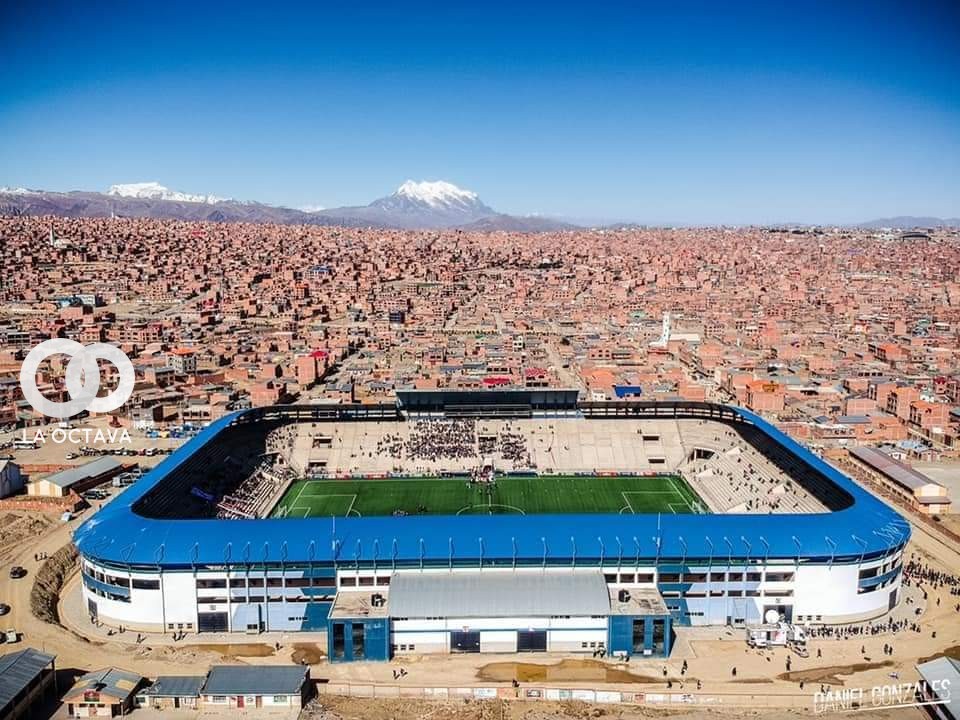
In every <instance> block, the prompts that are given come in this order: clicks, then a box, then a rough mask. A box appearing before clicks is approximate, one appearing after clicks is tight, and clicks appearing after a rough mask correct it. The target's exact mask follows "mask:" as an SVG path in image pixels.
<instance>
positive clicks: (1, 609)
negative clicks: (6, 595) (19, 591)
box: [0, 603, 10, 615]
mask: <svg viewBox="0 0 960 720" xmlns="http://www.w3.org/2000/svg"><path fill="white" fill-rule="evenodd" d="M8 612H10V606H9V605H7V604H6V603H0V615H6V614H7V613H8Z"/></svg>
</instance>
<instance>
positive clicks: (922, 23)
mask: <svg viewBox="0 0 960 720" xmlns="http://www.w3.org/2000/svg"><path fill="white" fill-rule="evenodd" d="M348 4H349V5H362V7H353V8H347V7H346V6H347V5H348ZM407 178H412V179H417V180H421V179H430V180H436V179H445V180H450V181H451V182H454V183H456V184H458V185H460V186H462V187H466V188H469V189H472V190H475V191H477V192H478V193H480V196H481V197H482V198H483V199H484V200H485V201H486V202H487V203H488V204H490V205H492V206H493V207H495V208H497V209H499V210H502V211H505V212H514V213H533V212H539V213H544V214H550V215H557V216H565V217H579V218H591V219H595V218H609V219H614V218H615V219H630V220H638V221H647V222H690V223H716V222H730V223H737V222H769V221H810V222H818V221H820V222H830V221H834V222H844V221H857V220H864V219H870V218H874V217H881V216H887V215H896V214H915V215H920V214H924V215H938V216H941V217H943V216H960V3H958V2H956V0H944V1H942V2H932V1H931V2H924V1H923V0H917V1H915V2H907V1H905V2H887V1H885V0H872V1H871V2H867V1H866V0H864V1H863V2H849V1H846V0H833V1H832V2H806V1H803V0H796V1H793V0H790V1H789V2H779V1H778V0H769V1H767V0H765V1H763V2H735V1H732V2H730V3H722V2H715V1H713V0H710V1H705V2H683V1H680V2H662V1H658V2H649V3H648V2H640V1H638V2H635V3H629V4H623V5H615V4H604V3H595V2H580V3H576V4H575V5H571V6H567V5H563V4H561V3H549V4H547V3H544V4H543V5H536V4H533V3H524V2H517V0H512V2H509V3H504V4H499V3H495V2H484V3H480V2H473V3H469V5H467V4H466V3H458V2H454V1H453V0H448V2H446V3H444V4H436V5H432V4H429V3H412V2H398V3H396V2H395V3H386V4H382V5H381V4H378V3H375V2H364V3H360V2H353V3H310V4H304V5H303V6H302V7H295V6H293V5H292V4H290V5H288V4H286V3H262V2H258V3H253V4H250V5H246V4H245V3H243V2H237V3H227V2H222V3H217V2H210V3H207V2H193V3H189V4H187V3H184V4H181V3H179V2H176V1H170V0H165V1H164V2H161V3H155V2H143V3H141V2H124V3H120V2H117V3H106V2H104V3H96V2H93V3H72V2H71V3H62V4H61V3H56V2H53V3H32V2H15V3H8V4H6V5H5V7H4V12H3V18H2V20H0V185H13V186H25V187H31V188H44V189H55V190H66V189H96V190H104V189H106V188H107V187H108V186H109V185H110V184H112V183H117V182H137V181H145V180H157V181H159V182H161V183H163V184H165V185H167V186H168V187H171V188H174V189H177V190H183V191H187V192H210V193H214V194H217V195H225V196H230V197H236V198H239V199H256V200H262V201H264V202H269V203H275V204H284V205H292V206H298V205H306V204H322V205H324V206H327V207H332V206H336V205H344V204H365V203H366V202H369V201H370V200H372V199H374V198H375V197H379V196H382V195H385V194H387V193H389V192H391V191H392V190H393V189H395V187H396V186H397V185H399V184H400V183H401V182H402V181H403V180H405V179H407Z"/></svg>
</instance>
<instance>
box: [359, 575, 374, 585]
mask: <svg viewBox="0 0 960 720" xmlns="http://www.w3.org/2000/svg"><path fill="white" fill-rule="evenodd" d="M360 585H361V587H370V586H372V585H373V577H371V576H370V575H364V576H363V577H361V578H360Z"/></svg>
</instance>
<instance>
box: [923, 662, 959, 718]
mask: <svg viewBox="0 0 960 720" xmlns="http://www.w3.org/2000/svg"><path fill="white" fill-rule="evenodd" d="M917 672H918V673H920V677H922V678H923V679H924V680H925V681H926V682H927V686H928V687H929V688H930V689H931V690H932V691H933V693H934V694H935V695H936V696H937V697H938V698H940V699H946V700H947V701H948V703H947V705H948V706H949V705H950V704H951V702H949V701H950V688H954V687H958V686H960V661H957V660H954V659H953V658H948V657H946V656H944V657H938V658H937V659H936V660H930V661H928V662H925V663H921V664H919V665H917ZM944 681H947V682H946V683H945V682H944ZM951 717H952V716H951Z"/></svg>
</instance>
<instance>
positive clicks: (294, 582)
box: [287, 577, 310, 587]
mask: <svg viewBox="0 0 960 720" xmlns="http://www.w3.org/2000/svg"><path fill="white" fill-rule="evenodd" d="M287 587H310V578H305V577H298V578H287Z"/></svg>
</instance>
